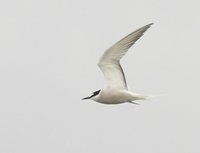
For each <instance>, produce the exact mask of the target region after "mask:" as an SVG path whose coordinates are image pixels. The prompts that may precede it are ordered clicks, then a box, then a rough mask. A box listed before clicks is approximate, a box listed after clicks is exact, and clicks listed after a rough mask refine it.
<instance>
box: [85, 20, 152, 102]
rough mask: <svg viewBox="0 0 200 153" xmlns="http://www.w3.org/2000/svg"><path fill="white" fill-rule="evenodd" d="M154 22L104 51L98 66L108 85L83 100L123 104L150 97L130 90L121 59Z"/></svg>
mask: <svg viewBox="0 0 200 153" xmlns="http://www.w3.org/2000/svg"><path fill="white" fill-rule="evenodd" d="M152 24H153V23H151V24H148V25H145V26H143V27H141V28H139V29H137V30H135V31H134V32H132V33H130V34H129V35H127V36H126V37H124V38H123V39H121V40H120V41H118V42H117V43H115V44H114V45H113V46H111V47H110V48H109V49H107V50H106V51H105V52H104V54H103V55H102V57H101V58H100V60H99V62H98V66H99V67H100V69H101V71H102V72H103V74H104V77H105V81H106V85H105V87H104V88H103V89H101V90H97V91H94V92H93V93H92V95H91V96H88V97H85V98H83V99H82V100H86V99H91V100H94V101H96V102H99V103H103V104H121V103H126V102H128V103H132V104H138V103H135V102H134V101H135V100H145V99H147V98H148V96H145V95H141V94H138V93H134V92H132V91H129V90H128V88H127V83H126V78H125V75H124V72H123V69H122V67H121V65H120V59H121V58H122V57H123V56H124V55H125V54H126V52H127V51H128V50H129V48H130V47H131V46H132V45H133V44H134V43H135V42H136V41H137V40H138V39H139V38H140V37H141V36H142V35H143V34H144V32H145V31H146V30H147V29H148V28H150V26H151V25H152Z"/></svg>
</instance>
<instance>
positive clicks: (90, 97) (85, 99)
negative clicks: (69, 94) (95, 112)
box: [82, 97, 91, 100]
mask: <svg viewBox="0 0 200 153" xmlns="http://www.w3.org/2000/svg"><path fill="white" fill-rule="evenodd" d="M90 98H91V97H85V98H82V100H86V99H90Z"/></svg>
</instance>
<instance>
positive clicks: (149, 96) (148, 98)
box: [144, 94, 166, 100]
mask: <svg viewBox="0 0 200 153" xmlns="http://www.w3.org/2000/svg"><path fill="white" fill-rule="evenodd" d="M162 96H166V94H159V95H148V96H145V97H144V99H145V100H150V99H152V98H156V97H162Z"/></svg>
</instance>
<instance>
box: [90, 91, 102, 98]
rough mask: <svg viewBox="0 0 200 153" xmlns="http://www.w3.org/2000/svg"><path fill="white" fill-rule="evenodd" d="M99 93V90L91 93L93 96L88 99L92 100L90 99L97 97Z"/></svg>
mask: <svg viewBox="0 0 200 153" xmlns="http://www.w3.org/2000/svg"><path fill="white" fill-rule="evenodd" d="M100 91H101V90H97V91H95V92H93V94H92V95H91V96H90V98H92V97H94V96H96V95H98V94H99V92H100Z"/></svg>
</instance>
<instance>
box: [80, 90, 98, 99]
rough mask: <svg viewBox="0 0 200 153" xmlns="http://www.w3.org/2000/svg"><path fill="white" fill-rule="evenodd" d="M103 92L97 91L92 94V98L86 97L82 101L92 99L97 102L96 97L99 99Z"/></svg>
mask: <svg viewBox="0 0 200 153" xmlns="http://www.w3.org/2000/svg"><path fill="white" fill-rule="evenodd" d="M100 91H101V90H97V91H94V92H93V93H92V95H91V96H88V97H85V98H82V100H86V99H92V100H95V97H97V96H98V95H99V93H100Z"/></svg>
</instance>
